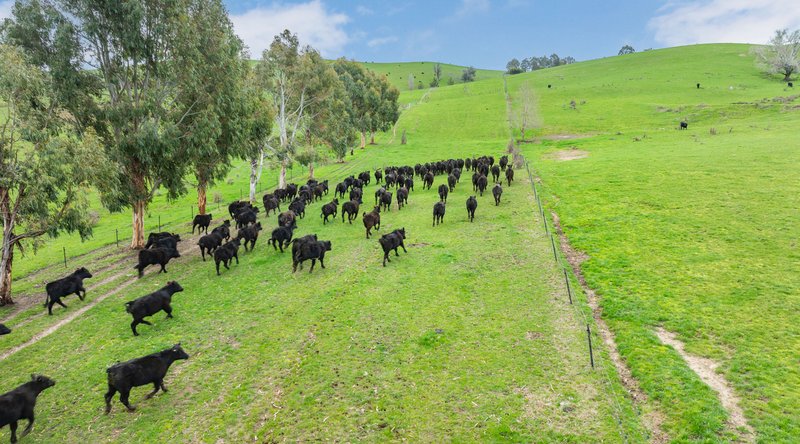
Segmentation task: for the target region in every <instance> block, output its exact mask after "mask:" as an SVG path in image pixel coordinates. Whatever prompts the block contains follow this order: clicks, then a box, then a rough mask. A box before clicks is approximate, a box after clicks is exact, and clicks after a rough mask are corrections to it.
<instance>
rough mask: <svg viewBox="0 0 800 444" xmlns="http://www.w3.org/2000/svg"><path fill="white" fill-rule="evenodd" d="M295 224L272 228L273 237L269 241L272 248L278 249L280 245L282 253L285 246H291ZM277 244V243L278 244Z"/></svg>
mask: <svg viewBox="0 0 800 444" xmlns="http://www.w3.org/2000/svg"><path fill="white" fill-rule="evenodd" d="M294 228H295V227H293V226H291V225H290V226H283V227H278V228H276V229H274V230H272V237H270V239H269V241H268V242H269V243H271V244H272V248H274V249H276V250H277V249H278V248H279V247H280V250H281V253H283V247H284V246H286V247H288V246H289V243H290V242H292V234H293V233H294ZM276 244H277V245H276Z"/></svg>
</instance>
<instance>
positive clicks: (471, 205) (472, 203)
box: [467, 196, 478, 222]
mask: <svg viewBox="0 0 800 444" xmlns="http://www.w3.org/2000/svg"><path fill="white" fill-rule="evenodd" d="M476 208H478V199H475V196H470V197H469V199H467V217H468V218H469V221H470V222H472V221H473V220H474V219H475V209H476Z"/></svg>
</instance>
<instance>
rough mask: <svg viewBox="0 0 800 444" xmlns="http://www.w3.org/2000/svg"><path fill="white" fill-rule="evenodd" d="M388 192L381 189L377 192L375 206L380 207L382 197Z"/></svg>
mask: <svg viewBox="0 0 800 444" xmlns="http://www.w3.org/2000/svg"><path fill="white" fill-rule="evenodd" d="M385 192H386V188H384V187H380V188H378V190H377V191H375V205H378V204H379V203H380V202H381V196H383V193H385Z"/></svg>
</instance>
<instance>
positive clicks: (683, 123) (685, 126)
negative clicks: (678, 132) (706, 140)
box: [680, 122, 689, 130]
mask: <svg viewBox="0 0 800 444" xmlns="http://www.w3.org/2000/svg"><path fill="white" fill-rule="evenodd" d="M688 128H689V123H688V122H681V127H680V129H682V130H685V129H688Z"/></svg>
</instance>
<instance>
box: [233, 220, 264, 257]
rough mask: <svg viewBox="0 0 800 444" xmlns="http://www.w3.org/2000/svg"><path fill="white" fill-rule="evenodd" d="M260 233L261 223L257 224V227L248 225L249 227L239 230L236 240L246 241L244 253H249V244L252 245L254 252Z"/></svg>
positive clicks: (251, 249)
mask: <svg viewBox="0 0 800 444" xmlns="http://www.w3.org/2000/svg"><path fill="white" fill-rule="evenodd" d="M259 231H261V222H256V224H255V225H248V226H247V227H244V228H242V229H241V230H239V233H237V235H236V238H237V239H239V240H242V239H244V251H248V250H247V244H250V251H253V248H255V247H256V241H257V240H258V232H259Z"/></svg>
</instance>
